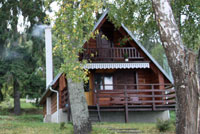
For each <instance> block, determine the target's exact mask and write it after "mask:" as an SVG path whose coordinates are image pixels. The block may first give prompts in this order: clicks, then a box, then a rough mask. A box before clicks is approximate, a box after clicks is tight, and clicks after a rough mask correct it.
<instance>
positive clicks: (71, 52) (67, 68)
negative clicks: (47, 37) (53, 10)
mask: <svg viewBox="0 0 200 134" xmlns="http://www.w3.org/2000/svg"><path fill="white" fill-rule="evenodd" d="M59 1H60V0H58V2H59ZM101 6H102V3H101V2H100V1H98V0H94V1H85V0H83V1H77V0H75V1H74V0H69V1H65V2H61V3H60V7H61V8H60V10H59V12H58V13H57V19H56V24H55V27H54V29H55V33H56V34H55V35H56V36H57V39H58V41H57V44H56V46H55V47H54V52H55V53H56V54H58V55H59V56H60V57H62V58H63V62H64V63H62V65H61V71H62V72H65V73H66V74H67V77H68V78H71V79H72V80H73V81H81V80H85V81H87V80H88V78H87V77H86V76H87V70H83V65H84V64H85V63H86V61H83V62H82V63H80V62H79V61H78V54H79V53H80V52H81V51H82V46H83V44H84V42H85V41H87V40H88V39H89V38H90V37H93V33H92V29H93V26H94V22H95V20H96V16H95V15H93V14H95V13H96V12H97V11H98V9H99V8H101Z"/></svg>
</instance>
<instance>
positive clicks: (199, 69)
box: [197, 48, 200, 82]
mask: <svg viewBox="0 0 200 134" xmlns="http://www.w3.org/2000/svg"><path fill="white" fill-rule="evenodd" d="M197 62H198V75H199V80H200V48H199V54H198V61H197ZM199 82H200V81H199Z"/></svg>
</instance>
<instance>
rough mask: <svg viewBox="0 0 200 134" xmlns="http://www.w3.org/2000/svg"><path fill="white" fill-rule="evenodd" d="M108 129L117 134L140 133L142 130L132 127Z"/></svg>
mask: <svg viewBox="0 0 200 134" xmlns="http://www.w3.org/2000/svg"><path fill="white" fill-rule="evenodd" d="M108 130H111V131H114V132H115V133H117V134H141V133H142V131H141V130H138V129H134V128H122V129H116V128H108Z"/></svg>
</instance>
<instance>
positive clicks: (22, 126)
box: [0, 99, 175, 134]
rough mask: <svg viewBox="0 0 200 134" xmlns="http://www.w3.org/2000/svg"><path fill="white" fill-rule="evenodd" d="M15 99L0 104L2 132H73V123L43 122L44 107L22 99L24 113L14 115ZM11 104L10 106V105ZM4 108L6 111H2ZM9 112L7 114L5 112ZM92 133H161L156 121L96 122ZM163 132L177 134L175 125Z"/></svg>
mask: <svg viewBox="0 0 200 134" xmlns="http://www.w3.org/2000/svg"><path fill="white" fill-rule="evenodd" d="M12 103H13V99H10V100H9V101H6V102H3V103H1V104H0V107H1V110H0V134H73V126H72V124H69V123H65V125H64V128H63V129H61V128H60V124H56V123H43V115H42V114H41V113H42V108H41V107H39V108H38V107H36V105H33V104H31V103H25V99H22V100H21V107H22V114H21V115H20V116H14V114H12V113H10V111H9V109H11V108H12V106H13V104H12ZM7 104H8V105H9V106H8V105H7ZM2 109H4V113H3V112H2ZM5 113H7V114H5ZM170 114H171V117H172V119H171V120H175V113H174V112H171V113H170ZM92 127H93V131H92V134H117V132H116V131H115V130H113V129H126V128H127V129H137V130H140V131H141V132H142V133H141V134H160V132H159V131H158V130H157V129H156V124H155V123H95V124H93V126H92ZM162 134H175V127H174V126H173V125H172V127H171V129H170V130H169V131H167V132H165V133H162Z"/></svg>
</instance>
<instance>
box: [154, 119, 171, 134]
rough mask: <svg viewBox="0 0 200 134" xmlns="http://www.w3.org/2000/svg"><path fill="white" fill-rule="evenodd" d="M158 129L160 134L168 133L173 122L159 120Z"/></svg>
mask: <svg viewBox="0 0 200 134" xmlns="http://www.w3.org/2000/svg"><path fill="white" fill-rule="evenodd" d="M156 128H157V129H158V130H159V131H160V132H166V131H168V130H169V129H170V128H171V122H170V120H160V119H158V120H157V122H156Z"/></svg>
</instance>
